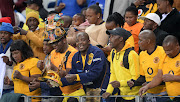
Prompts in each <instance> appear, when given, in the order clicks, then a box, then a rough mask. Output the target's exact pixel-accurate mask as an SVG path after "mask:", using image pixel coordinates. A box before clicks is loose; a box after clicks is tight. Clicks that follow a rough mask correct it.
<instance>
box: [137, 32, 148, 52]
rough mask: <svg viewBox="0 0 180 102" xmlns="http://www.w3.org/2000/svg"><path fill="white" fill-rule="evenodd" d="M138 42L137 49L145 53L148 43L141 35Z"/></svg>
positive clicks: (141, 34)
mask: <svg viewBox="0 0 180 102" xmlns="http://www.w3.org/2000/svg"><path fill="white" fill-rule="evenodd" d="M138 37H139V42H138V44H139V47H140V49H141V50H142V51H145V50H147V48H146V47H147V45H148V42H147V39H145V37H144V36H143V33H140V34H139V36H138Z"/></svg>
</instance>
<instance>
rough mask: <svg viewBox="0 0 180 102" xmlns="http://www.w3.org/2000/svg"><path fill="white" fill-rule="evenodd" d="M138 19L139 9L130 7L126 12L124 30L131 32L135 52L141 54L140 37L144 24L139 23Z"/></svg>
mask: <svg viewBox="0 0 180 102" xmlns="http://www.w3.org/2000/svg"><path fill="white" fill-rule="evenodd" d="M137 18H138V9H137V8H136V7H133V6H130V7H128V8H127V9H126V11H125V24H124V27H123V28H124V29H125V30H127V31H129V32H131V34H132V35H133V38H134V45H135V47H134V50H135V51H136V52H137V53H139V45H138V41H139V38H138V35H139V33H140V31H141V29H142V28H143V24H142V23H138V22H137Z"/></svg>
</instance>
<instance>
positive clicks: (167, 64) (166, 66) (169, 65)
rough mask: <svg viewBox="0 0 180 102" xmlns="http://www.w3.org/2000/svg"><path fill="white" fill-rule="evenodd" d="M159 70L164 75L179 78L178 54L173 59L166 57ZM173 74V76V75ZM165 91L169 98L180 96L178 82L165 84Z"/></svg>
mask: <svg viewBox="0 0 180 102" xmlns="http://www.w3.org/2000/svg"><path fill="white" fill-rule="evenodd" d="M159 69H161V70H162V72H163V75H164V74H168V73H170V74H172V75H176V76H180V54H178V55H177V56H176V57H174V58H169V57H168V56H167V55H166V57H165V60H164V61H163V63H161V64H160V67H159ZM173 73H174V74H173ZM165 83H166V90H167V93H168V95H169V96H178V95H180V91H179V90H180V87H179V86H180V82H165Z"/></svg>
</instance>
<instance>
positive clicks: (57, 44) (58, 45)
mask: <svg viewBox="0 0 180 102" xmlns="http://www.w3.org/2000/svg"><path fill="white" fill-rule="evenodd" d="M63 47H64V43H63V39H62V40H60V41H57V42H55V43H53V48H54V49H55V50H56V52H60V53H61V52H63Z"/></svg>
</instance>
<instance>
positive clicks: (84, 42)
mask: <svg viewBox="0 0 180 102" xmlns="http://www.w3.org/2000/svg"><path fill="white" fill-rule="evenodd" d="M89 44H90V40H89V39H88V38H87V37H86V36H84V35H79V36H78V37H77V38H76V46H77V48H78V50H79V51H80V52H86V51H87V50H88V47H89Z"/></svg>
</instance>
